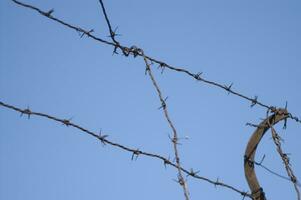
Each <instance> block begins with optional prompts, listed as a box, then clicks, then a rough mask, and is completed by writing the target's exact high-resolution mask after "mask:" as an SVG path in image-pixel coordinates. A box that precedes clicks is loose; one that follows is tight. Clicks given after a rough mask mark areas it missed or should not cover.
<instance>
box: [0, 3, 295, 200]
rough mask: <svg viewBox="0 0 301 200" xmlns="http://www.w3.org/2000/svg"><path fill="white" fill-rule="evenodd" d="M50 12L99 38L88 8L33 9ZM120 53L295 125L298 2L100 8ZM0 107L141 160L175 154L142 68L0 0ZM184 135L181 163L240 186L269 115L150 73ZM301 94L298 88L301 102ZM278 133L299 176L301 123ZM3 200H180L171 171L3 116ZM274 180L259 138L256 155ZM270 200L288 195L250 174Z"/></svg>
mask: <svg viewBox="0 0 301 200" xmlns="http://www.w3.org/2000/svg"><path fill="white" fill-rule="evenodd" d="M26 3H29V4H33V5H35V6H37V7H40V8H41V9H44V10H50V9H51V8H54V13H53V15H54V16H56V17H58V18H61V19H63V20H65V21H67V22H69V23H72V24H75V25H78V26H81V27H83V28H86V29H88V30H89V29H91V28H93V29H94V30H95V34H96V35H97V36H99V37H101V38H106V39H108V40H109V38H107V35H108V30H107V27H106V24H105V21H104V18H103V15H102V13H101V9H100V6H99V4H98V1H97V0H93V1H92V0H90V1H70V0H66V1H59V0H52V1H37V0H35V1H34V0H31V1H29V0H28V1H26ZM104 3H105V5H106V8H107V11H108V14H109V17H110V20H111V22H112V25H113V27H116V26H118V32H119V33H120V34H121V35H122V36H120V37H119V38H118V39H119V40H120V42H121V43H122V44H124V45H127V46H131V45H136V46H138V47H141V48H143V49H144V52H145V53H146V54H148V55H150V56H152V57H155V58H158V59H160V60H163V61H165V62H166V63H169V64H171V65H174V66H177V67H183V68H186V69H188V70H190V71H192V72H200V71H201V72H203V76H204V77H205V78H207V79H209V80H214V81H217V82H219V83H223V84H227V85H229V84H230V83H234V84H233V89H234V90H236V91H239V92H241V93H243V94H245V95H247V96H250V97H254V96H255V95H257V96H258V97H259V100H260V101H262V102H264V103H266V104H268V105H274V106H279V107H281V106H284V105H285V102H286V101H288V109H289V110H290V111H291V112H292V113H293V114H295V115H296V116H298V117H299V118H300V117H301V107H300V102H301V94H300V89H298V88H299V86H300V75H301V67H300V64H301V55H300V54H301V53H300V52H301V40H300V35H301V25H300V19H301V13H300V9H301V2H300V1H297V0H296V1H293V0H288V1H277V0H276V1H268V0H266V1H234V0H230V1H191V0H190V1H185V2H183V1H159V0H153V1H138V0H128V1H115V0H111V1H105V2H104ZM0 24H1V29H0V35H1V37H0V91H1V93H0V99H1V101H3V102H6V103H10V104H13V105H15V106H18V107H21V108H26V107H27V106H29V107H30V109H32V110H33V111H38V112H44V113H48V114H51V115H54V116H57V117H60V118H71V119H72V122H74V123H77V124H80V125H82V126H83V127H86V128H88V129H90V130H92V131H95V132H98V131H99V130H100V129H101V130H102V131H103V132H104V133H105V134H108V135H109V139H110V140H112V141H114V142H118V143H121V144H124V145H127V146H131V147H133V148H139V149H141V150H144V151H148V152H153V153H157V154H161V155H164V156H166V157H168V156H170V157H171V158H172V156H173V148H172V144H171V142H170V141H169V138H168V135H170V134H171V130H170V129H169V127H168V124H167V123H166V121H165V119H164V116H163V113H162V110H158V107H160V101H159V99H158V97H157V94H156V92H155V89H154V88H153V86H152V84H151V81H150V79H149V77H148V76H145V74H144V72H145V66H144V64H143V60H142V59H140V58H135V59H134V58H132V57H128V58H127V57H124V56H121V55H114V56H112V51H113V49H112V47H109V46H106V45H103V44H101V43H97V42H95V41H93V40H91V39H89V38H86V37H83V38H80V36H79V35H78V33H76V32H75V31H73V30H69V29H67V28H65V27H63V26H61V25H59V24H57V23H55V22H53V21H50V20H48V19H46V18H45V17H42V16H40V15H38V14H37V13H35V12H33V11H30V10H28V9H24V8H21V7H19V6H17V5H15V4H14V3H13V2H11V1H1V2H0ZM153 71H154V74H155V77H156V79H157V80H158V83H159V85H160V87H161V89H162V92H163V94H164V96H168V100H167V104H168V109H169V112H170V117H171V119H172V120H173V121H174V123H175V126H176V128H177V130H178V132H179V134H180V137H183V138H184V137H188V138H189V139H182V140H181V144H182V145H180V146H179V150H180V155H181V159H182V165H183V166H184V167H185V168H187V169H190V168H193V169H195V170H199V171H200V172H199V175H202V176H205V177H208V178H211V179H213V180H215V179H217V178H219V180H220V181H223V182H225V183H227V184H230V185H232V186H234V187H237V188H239V189H241V190H248V186H247V184H246V181H245V178H244V172H243V154H244V150H245V146H246V144H247V141H248V138H249V137H250V135H251V133H252V132H253V131H254V128H252V127H247V126H245V124H246V123H247V122H252V123H259V122H260V120H261V119H262V118H263V117H265V112H266V110H265V109H263V108H261V107H259V106H255V107H253V108H250V103H249V102H247V101H245V100H243V99H240V98H238V97H236V96H233V95H227V93H226V92H225V91H222V90H220V89H218V88H214V87H212V86H209V85H206V84H204V83H199V82H196V81H195V80H193V79H192V78H190V77H188V76H186V75H184V74H180V73H176V72H173V71H169V70H165V71H164V73H163V74H161V73H160V72H161V71H160V70H157V69H156V68H154V69H153ZM298 91H299V92H298ZM281 127H282V125H281V124H280V125H279V126H277V128H278V129H277V130H278V131H279V134H280V135H281V136H282V137H283V138H284V140H285V143H284V144H283V148H284V150H285V151H286V152H288V153H290V158H291V163H292V166H293V169H295V174H296V176H297V177H298V178H301V171H300V169H301V153H300V152H301V151H300V144H301V143H300V141H301V140H300V138H301V136H300V130H301V124H300V123H299V124H298V123H295V122H293V121H291V120H290V121H288V128H287V129H286V130H282V129H281ZM0 128H1V129H0V130H1V134H0V177H1V179H0V199H14V200H18V199H20V200H21V199H22V200H27V199H28V200H29V199H30V200H35V199H46V200H48V199H49V200H50V199H51V200H52V199H56V200H60V199H62V200H63V199H73V200H77V199H91V200H93V199H107V200H111V199H112V200H113V199H120V198H123V199H145V200H148V199H184V197H183V194H182V189H181V188H180V187H179V185H178V184H177V183H175V182H174V181H173V179H175V178H176V174H177V173H176V170H174V169H173V168H171V167H167V168H166V169H165V168H164V166H163V164H162V162H160V161H158V160H154V159H151V158H147V157H138V159H137V160H136V161H131V154H130V153H128V152H124V151H121V150H119V149H116V148H114V147H110V146H104V147H103V145H101V144H100V143H99V141H96V140H95V139H93V138H91V137H89V136H88V135H86V134H83V133H81V132H79V131H77V130H75V129H72V128H67V127H65V126H63V125H61V124H57V123H54V122H52V121H49V120H46V119H41V118H38V117H32V118H31V119H30V120H28V119H26V117H20V115H19V114H18V113H15V112H13V111H11V110H8V109H6V108H3V107H1V108H0ZM263 155H265V157H266V158H265V160H264V164H265V165H266V166H268V167H269V168H271V169H274V170H275V171H277V172H279V173H280V174H283V175H285V171H284V168H283V165H282V161H281V160H280V158H279V156H278V154H277V152H276V149H275V145H274V144H273V141H272V140H271V135H270V133H268V134H267V135H266V136H265V137H264V138H263V141H262V143H261V146H260V147H259V149H258V153H257V159H258V160H260V158H261V157H262V156H263ZM257 174H258V178H259V180H260V182H261V184H262V186H263V188H264V191H265V192H266V195H267V197H268V199H296V194H295V192H294V190H293V186H292V184H291V183H289V182H288V181H286V180H283V179H280V178H278V177H276V176H273V175H271V174H269V173H267V172H266V171H264V170H263V169H261V168H257ZM188 187H189V190H190V193H191V199H241V196H240V195H239V194H237V193H234V192H232V191H230V190H228V189H226V188H221V187H217V188H215V187H214V186H213V185H210V184H208V183H206V182H203V181H200V180H195V179H193V178H188Z"/></svg>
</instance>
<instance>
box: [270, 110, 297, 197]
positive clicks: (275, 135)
mask: <svg viewBox="0 0 301 200" xmlns="http://www.w3.org/2000/svg"><path fill="white" fill-rule="evenodd" d="M268 113H269V110H267V115H268ZM268 124H269V127H270V128H271V133H272V138H273V141H274V143H275V145H276V149H277V152H278V153H279V155H280V157H281V159H282V161H283V164H284V166H285V170H286V172H287V175H288V176H289V178H290V179H291V182H292V183H293V184H294V188H295V191H296V194H297V199H298V200H301V199H300V198H301V197H300V191H299V188H298V180H297V177H296V176H295V175H294V172H293V169H292V167H291V163H290V158H289V157H288V154H287V153H284V152H283V150H282V147H281V137H280V136H279V135H278V133H277V132H276V130H275V128H274V127H273V126H272V125H271V124H270V122H269V121H268Z"/></svg>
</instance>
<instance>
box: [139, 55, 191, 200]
mask: <svg viewBox="0 0 301 200" xmlns="http://www.w3.org/2000/svg"><path fill="white" fill-rule="evenodd" d="M144 62H145V66H146V72H148V75H149V77H150V79H151V81H152V83H153V85H154V87H155V89H156V91H157V94H158V96H159V99H160V101H161V107H162V109H163V112H164V116H165V118H166V120H167V122H168V124H169V126H170V128H171V129H172V132H173V138H172V140H171V141H172V143H173V149H174V154H175V159H176V165H177V169H178V181H177V182H178V183H179V184H180V185H181V186H182V187H183V191H184V196H185V199H186V200H189V192H188V186H187V182H186V181H185V179H184V177H183V173H182V170H181V162H180V155H179V150H178V147H177V145H178V134H177V130H176V128H175V126H174V125H173V123H172V121H171V119H170V117H169V114H168V110H167V104H166V98H165V99H164V98H163V95H162V92H161V90H160V88H159V85H158V84H157V82H156V80H155V77H154V75H153V73H152V70H151V67H150V64H149V63H148V61H147V59H146V58H144Z"/></svg>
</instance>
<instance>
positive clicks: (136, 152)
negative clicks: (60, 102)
mask: <svg viewBox="0 0 301 200" xmlns="http://www.w3.org/2000/svg"><path fill="white" fill-rule="evenodd" d="M0 106H2V107H5V108H8V109H10V110H14V111H16V112H19V113H20V114H21V116H22V115H27V116H28V119H30V118H29V117H30V116H38V117H42V118H46V119H49V120H52V121H55V122H58V123H61V124H64V125H66V127H73V128H76V129H78V130H80V131H82V132H84V133H86V134H88V135H90V136H92V137H94V138H96V139H98V140H100V142H101V143H102V144H108V145H111V146H113V147H116V148H119V149H122V150H124V151H127V152H130V153H131V154H132V157H133V158H134V156H136V157H137V156H138V155H144V156H146V157H151V158H154V159H158V160H161V161H163V164H164V166H167V165H170V166H172V167H174V168H176V169H178V166H177V165H176V164H175V163H173V162H171V161H170V159H169V158H165V157H164V156H161V155H158V154H155V153H149V152H145V151H142V150H139V149H137V148H131V147H127V146H125V145H122V144H119V143H116V142H113V141H110V140H108V139H107V137H108V135H102V133H101V132H100V133H98V134H97V133H94V132H93V131H90V130H88V129H86V128H84V127H82V126H80V125H78V124H75V123H73V122H71V121H70V120H66V119H60V118H58V117H54V116H52V115H49V114H45V113H40V112H34V111H32V110H30V109H29V108H26V109H21V108H18V107H15V106H13V105H10V104H6V103H4V102H2V101H0ZM67 121H68V123H67ZM133 155H134V156H133ZM180 169H181V171H182V172H183V173H185V174H187V175H189V176H191V177H193V178H196V179H199V180H203V181H206V182H208V183H210V184H214V185H219V186H221V187H225V188H228V189H230V190H232V191H234V192H237V193H239V194H241V195H242V196H246V197H249V198H251V195H250V194H249V193H247V192H244V191H242V190H239V189H237V188H235V187H233V186H231V185H228V184H226V183H222V182H218V183H217V182H216V181H213V180H211V179H209V178H206V177H203V176H199V175H197V174H196V173H195V172H192V171H191V170H187V169H184V168H183V167H181V168H180Z"/></svg>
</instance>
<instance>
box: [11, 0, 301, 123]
mask: <svg viewBox="0 0 301 200" xmlns="http://www.w3.org/2000/svg"><path fill="white" fill-rule="evenodd" d="M12 1H13V2H14V3H16V4H18V5H20V6H22V7H26V8H29V9H32V10H35V11H37V12H38V13H39V14H41V15H43V16H45V17H47V18H49V19H51V20H53V21H56V22H58V23H60V24H62V25H64V26H66V27H68V28H71V29H73V30H75V31H76V32H78V33H80V36H81V37H83V36H84V35H86V36H87V37H90V38H92V39H94V40H96V41H98V42H101V43H104V44H106V45H110V46H113V47H114V50H113V53H115V54H118V52H117V50H118V49H120V50H121V52H122V54H123V55H124V56H129V55H133V56H134V57H137V56H139V57H142V58H146V59H147V60H149V61H150V62H152V63H156V64H158V65H159V67H160V68H162V69H165V68H168V69H170V70H172V71H176V72H180V73H184V74H186V75H188V76H190V77H192V78H193V79H195V80H197V81H200V82H203V83H206V84H209V85H211V86H215V87H217V88H220V89H223V90H225V91H226V92H227V93H228V94H233V95H235V96H238V97H240V98H242V99H245V100H247V101H249V102H250V103H251V107H254V106H255V105H259V106H261V107H263V108H266V109H269V110H275V109H276V108H277V107H276V106H270V105H267V104H264V103H263V102H261V101H259V100H258V96H254V97H253V98H252V97H248V96H246V95H244V94H242V93H240V92H237V91H234V90H233V89H232V86H233V83H231V84H230V85H225V84H221V83H218V82H215V81H212V80H207V79H205V78H203V77H202V76H201V75H202V74H203V73H202V72H198V73H192V72H190V71H189V70H187V69H184V68H179V67H174V66H172V65H170V64H167V63H166V62H163V61H160V60H158V59H155V58H152V57H150V56H148V55H146V54H144V53H143V54H142V53H141V52H137V51H135V48H134V45H133V46H131V47H127V46H123V45H121V44H120V43H119V42H117V41H116V40H115V36H116V31H113V29H112V26H111V23H110V22H109V19H108V17H105V18H106V22H107V24H110V25H109V27H110V28H109V29H110V36H111V38H112V36H113V38H114V39H113V38H112V39H113V42H110V41H107V40H104V39H101V38H99V37H97V36H95V35H93V32H94V30H93V29H90V30H85V29H83V28H81V27H79V26H75V25H71V24H70V23H67V22H65V21H63V20H61V19H58V18H56V17H54V16H53V15H52V14H53V12H54V9H50V10H49V11H43V10H41V9H39V8H37V7H35V6H32V5H29V4H26V3H23V2H20V1H17V0H12ZM288 115H289V118H290V119H292V120H294V121H296V122H298V123H300V124H301V119H299V118H298V117H297V116H295V115H293V114H292V113H290V112H289V113H288Z"/></svg>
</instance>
